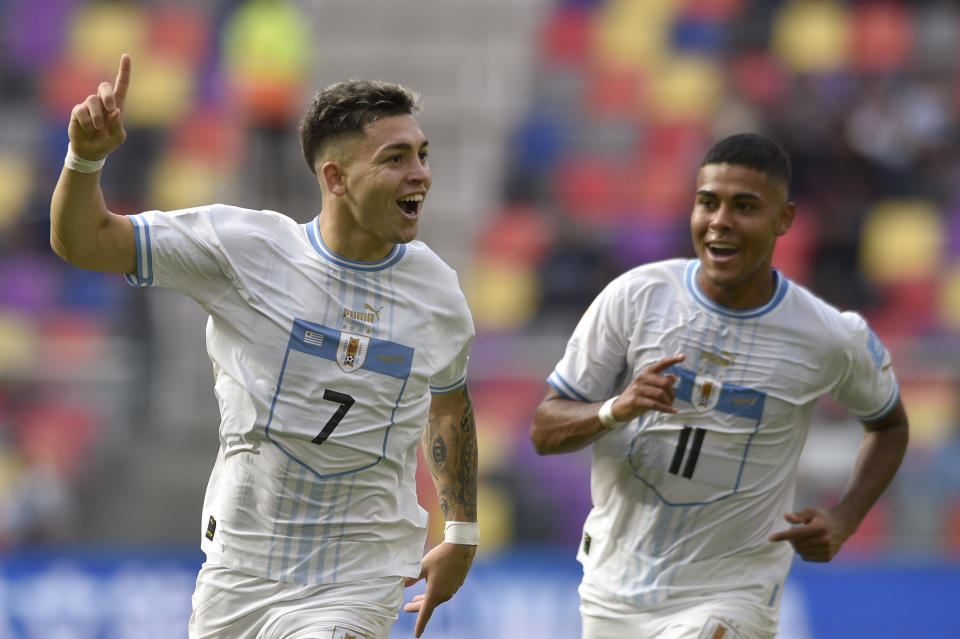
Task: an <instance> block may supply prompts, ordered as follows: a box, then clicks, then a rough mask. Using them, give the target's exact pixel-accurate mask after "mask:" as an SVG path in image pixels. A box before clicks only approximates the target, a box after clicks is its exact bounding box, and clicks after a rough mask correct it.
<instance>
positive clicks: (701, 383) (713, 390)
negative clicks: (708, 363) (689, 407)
mask: <svg viewBox="0 0 960 639" xmlns="http://www.w3.org/2000/svg"><path fill="white" fill-rule="evenodd" d="M721 390H723V384H722V383H720V382H718V381H717V380H715V379H710V378H709V377H704V376H703V375H697V377H696V379H694V380H693V392H692V393H690V402H691V403H692V404H693V407H694V408H696V409H697V410H698V411H700V412H701V413H705V412H707V411H708V410H712V409H713V407H714V406H716V405H717V402H718V401H719V400H720V391H721Z"/></svg>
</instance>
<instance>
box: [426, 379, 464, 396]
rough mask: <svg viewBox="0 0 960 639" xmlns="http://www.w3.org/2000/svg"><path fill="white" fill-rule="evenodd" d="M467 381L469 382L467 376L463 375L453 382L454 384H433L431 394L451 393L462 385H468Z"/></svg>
mask: <svg viewBox="0 0 960 639" xmlns="http://www.w3.org/2000/svg"><path fill="white" fill-rule="evenodd" d="M466 383H467V376H466V375H464V376H463V377H461V378H460V379H458V380H457V381H455V382H454V383H452V384H447V385H446V386H433V385H431V386H430V394H431V395H446V394H447V393H451V392H453V391H455V390H457V389H458V388H460V387H461V386H464V385H466Z"/></svg>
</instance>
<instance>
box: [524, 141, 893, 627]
mask: <svg viewBox="0 0 960 639" xmlns="http://www.w3.org/2000/svg"><path fill="white" fill-rule="evenodd" d="M789 184H790V168H789V163H788V160H787V157H786V155H785V154H784V152H783V151H782V150H781V149H780V147H779V146H778V145H776V144H775V143H774V142H772V141H770V140H768V139H766V138H764V137H761V136H757V135H752V134H742V135H735V136H731V137H729V138H726V139H724V140H722V141H720V142H718V143H717V144H716V145H715V146H714V147H713V148H711V149H710V150H709V151H708V152H707V154H706V156H705V158H704V159H703V162H702V164H701V166H700V168H699V171H698V172H697V182H696V188H697V191H696V196H695V201H694V206H693V212H692V214H691V217H690V228H691V232H692V237H693V245H694V248H695V250H696V255H697V259H694V260H686V259H674V260H667V261H663V262H657V263H651V264H647V265H643V266H639V267H637V268H634V269H632V270H630V271H627V272H626V273H624V274H623V275H621V276H619V277H618V278H616V279H615V280H613V281H612V282H611V283H610V284H609V285H608V286H607V287H606V288H605V289H604V290H603V291H602V292H601V293H600V294H599V295H598V296H597V298H596V299H595V300H594V301H593V303H592V304H591V306H590V307H589V308H588V309H587V311H586V312H585V313H584V315H583V317H582V318H581V320H580V322H579V324H578V325H577V327H576V329H575V330H574V332H573V335H572V336H571V338H570V340H569V342H568V344H567V347H566V351H565V353H564V355H563V357H562V359H561V360H560V362H559V363H558V364H557V366H556V368H555V369H554V371H553V372H552V373H551V375H550V377H549V380H548V381H549V384H550V386H551V388H550V389H549V390H548V392H547V395H546V397H545V398H544V400H543V401H542V402H541V404H540V405H539V406H538V408H537V410H536V413H535V416H534V420H533V425H532V427H531V431H530V436H531V439H532V441H533V443H534V446H535V447H536V450H537V451H538V452H539V453H541V454H553V453H565V452H569V451H573V450H578V449H581V448H583V447H585V446H588V445H592V446H593V463H592V476H591V492H592V501H593V508H592V510H591V512H590V514H589V516H588V517H587V520H586V523H585V524H584V531H583V538H582V543H581V545H580V548H579V551H578V556H577V558H578V560H579V561H580V562H581V563H582V564H583V580H582V582H581V584H580V589H579V592H580V598H581V608H580V611H581V618H582V624H583V637H584V639H613V638H616V639H625V638H640V637H643V638H644V639H647V638H652V637H657V638H660V639H681V638H682V639H688V638H689V639H701V638H708V639H717V638H723V639H733V638H735V637H736V638H737V639H761V638H767V637H773V636H774V635H775V634H776V632H777V628H778V622H779V599H780V595H781V593H782V588H783V582H784V579H785V577H786V575H787V571H788V569H789V566H790V562H791V560H792V558H793V555H794V551H795V552H797V553H799V554H800V556H801V557H803V559H805V560H807V561H829V560H830V559H832V558H833V557H834V555H836V553H837V551H838V550H839V549H840V547H841V546H842V545H843V543H844V541H846V540H847V538H849V537H850V535H852V534H853V533H854V531H855V530H856V529H857V526H858V525H859V524H860V522H861V521H862V520H863V518H864V516H865V515H866V514H867V511H868V510H869V509H870V507H871V506H872V505H873V503H874V502H875V501H876V500H877V498H878V497H879V496H880V494H881V493H882V492H883V490H884V489H885V488H886V486H887V484H888V483H889V482H890V480H891V479H892V477H893V476H894V473H895V472H896V470H897V468H898V466H899V464H900V461H901V459H902V457H903V454H904V451H905V449H906V446H907V431H908V426H907V418H906V415H905V413H904V409H903V406H902V405H901V403H900V399H899V392H898V387H897V382H896V379H895V377H894V373H893V370H892V368H891V363H890V355H889V354H888V352H887V351H886V349H885V348H884V347H883V345H882V344H881V343H880V341H879V340H878V339H877V337H876V335H874V334H873V333H872V332H871V331H870V328H869V327H868V326H867V324H866V322H865V321H864V320H863V318H861V317H860V316H859V315H857V314H855V313H852V312H840V311H839V310H837V309H835V308H833V307H832V306H830V305H828V304H827V303H825V302H824V301H822V300H820V299H819V298H817V297H816V296H814V295H813V294H812V293H810V292H809V291H808V290H806V289H804V288H803V287H801V286H798V285H797V284H795V283H793V282H790V281H789V280H787V279H786V278H785V277H783V275H782V274H780V273H779V272H777V271H776V270H775V269H773V268H772V267H771V260H772V255H773V249H774V245H775V244H776V240H777V238H778V237H779V236H781V235H783V234H784V233H786V232H787V230H788V229H789V228H790V224H791V222H792V221H793V217H794V213H795V205H794V204H793V203H792V202H790V201H789V198H788V190H789ZM825 394H829V395H830V396H831V397H832V398H833V399H834V400H836V401H837V402H838V403H839V404H840V405H842V406H843V407H845V408H846V409H847V410H849V411H850V412H851V413H852V414H853V415H854V416H855V417H856V418H857V419H859V420H860V421H861V422H862V423H863V427H864V435H863V439H862V444H861V446H860V450H859V453H858V454H857V457H856V461H855V463H854V466H853V471H852V475H851V477H850V481H849V484H848V485H847V487H846V490H845V491H844V492H843V494H842V496H841V497H840V498H839V500H838V501H837V503H836V504H834V505H833V506H832V507H831V508H829V509H820V508H814V507H806V508H801V509H799V510H796V511H794V510H793V499H794V489H795V484H796V472H797V460H798V458H799V456H800V451H801V449H802V448H803V444H804V442H805V440H806V437H807V431H808V427H809V425H810V417H811V412H812V410H813V406H814V403H815V402H816V401H817V399H818V398H819V397H821V396H822V395H825Z"/></svg>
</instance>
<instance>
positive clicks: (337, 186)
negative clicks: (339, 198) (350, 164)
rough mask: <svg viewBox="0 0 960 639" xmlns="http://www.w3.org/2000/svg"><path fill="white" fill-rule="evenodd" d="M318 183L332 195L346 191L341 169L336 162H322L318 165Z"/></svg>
mask: <svg viewBox="0 0 960 639" xmlns="http://www.w3.org/2000/svg"><path fill="white" fill-rule="evenodd" d="M318 175H319V177H320V183H321V184H322V185H323V186H324V187H325V188H326V189H327V190H328V191H330V193H332V194H333V195H343V194H344V193H346V189H347V187H346V183H345V182H344V179H343V178H344V175H343V169H342V168H341V166H340V164H339V163H338V162H324V163H323V164H322V165H321V166H320V172H319V174H318Z"/></svg>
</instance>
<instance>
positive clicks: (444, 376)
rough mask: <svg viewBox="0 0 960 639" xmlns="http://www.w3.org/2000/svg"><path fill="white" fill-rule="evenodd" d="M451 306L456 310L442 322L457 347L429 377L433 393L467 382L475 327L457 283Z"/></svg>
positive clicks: (457, 386)
mask: <svg viewBox="0 0 960 639" xmlns="http://www.w3.org/2000/svg"><path fill="white" fill-rule="evenodd" d="M452 307H453V308H454V309H456V311H455V312H454V313H453V314H452V315H451V316H450V318H448V319H447V320H446V321H445V322H444V324H445V325H446V328H447V334H448V336H449V338H450V339H451V343H453V344H456V345H458V346H459V348H455V349H454V351H453V352H454V356H453V358H452V359H451V360H450V362H449V363H447V364H446V366H444V367H443V368H442V369H441V370H440V371H438V372H437V373H435V374H434V375H432V376H431V377H430V393H431V394H433V395H443V394H444V393H449V392H452V391H455V390H457V389H458V388H460V387H461V386H463V385H464V384H466V383H467V363H468V362H469V360H470V348H471V346H472V345H473V338H474V336H475V329H474V326H473V317H472V316H471V315H470V309H469V307H468V306H467V301H466V299H464V297H463V293H461V292H460V288H459V285H457V295H456V301H455V302H454V303H453V305H452Z"/></svg>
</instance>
